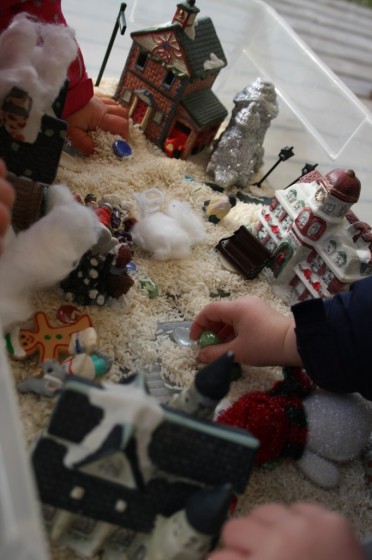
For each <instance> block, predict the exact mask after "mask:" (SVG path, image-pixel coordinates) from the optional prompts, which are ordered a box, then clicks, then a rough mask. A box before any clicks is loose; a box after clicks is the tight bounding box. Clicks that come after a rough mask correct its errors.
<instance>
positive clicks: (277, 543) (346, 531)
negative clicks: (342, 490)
mask: <svg viewBox="0 0 372 560" xmlns="http://www.w3.org/2000/svg"><path fill="white" fill-rule="evenodd" d="M300 558H301V560H314V558H316V560H335V559H336V558H337V560H364V559H365V556H364V554H363V551H362V547H361V546H360V544H359V542H358V540H357V538H356V536H355V535H354V534H353V531H352V529H351V526H350V525H349V524H348V522H347V521H346V519H345V518H343V517H342V516H340V515H338V514H336V513H333V512H331V511H329V510H327V509H325V508H324V507H322V506H319V505H315V504H305V503H298V504H294V505H292V506H290V507H287V506H284V505H279V504H267V505H263V506H259V507H257V508H255V509H254V510H253V511H252V513H251V514H250V515H249V516H248V517H245V518H242V519H235V520H232V521H229V522H227V523H226V525H225V527H224V529H223V531H222V549H221V550H219V551H216V552H214V553H212V554H211V555H210V556H209V559H208V560H299V559H300Z"/></svg>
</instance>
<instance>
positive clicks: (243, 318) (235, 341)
mask: <svg viewBox="0 0 372 560" xmlns="http://www.w3.org/2000/svg"><path fill="white" fill-rule="evenodd" d="M203 331H213V332H214V333H216V334H217V335H218V337H219V338H220V340H221V341H222V342H221V344H217V345H213V346H207V347H206V348H203V349H202V350H201V351H200V352H199V356H198V357H199V359H200V361H202V362H206V363H209V362H213V361H214V360H216V359H217V358H219V357H220V356H222V354H224V353H225V352H229V351H232V352H234V355H235V361H236V362H238V363H245V364H250V365H252V366H270V365H271V366H274V365H275V366H302V362H301V358H300V356H299V354H298V352H297V348H296V340H295V332H294V320H293V318H292V317H286V316H285V315H282V314H281V313H279V312H278V311H276V310H275V309H273V308H271V307H270V306H269V305H268V304H267V303H265V302H264V300H262V299H260V298H258V297H256V296H246V297H242V298H239V299H237V300H234V301H216V302H213V303H210V304H209V305H207V306H206V307H205V308H204V309H203V310H202V312H201V313H199V315H198V316H197V317H196V318H195V319H194V322H193V324H192V325H191V329H190V337H191V338H192V339H193V340H198V339H199V337H200V334H201V333H202V332H203Z"/></svg>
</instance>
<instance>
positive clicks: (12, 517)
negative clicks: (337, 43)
mask: <svg viewBox="0 0 372 560" xmlns="http://www.w3.org/2000/svg"><path fill="white" fill-rule="evenodd" d="M176 4H177V1H176V0H153V1H152V2H148V0H135V1H134V2H129V1H128V7H127V10H126V18H127V25H128V28H127V32H126V34H125V35H124V36H123V37H122V36H120V35H119V34H118V36H117V38H116V42H115V45H114V48H113V49H112V52H111V56H110V59H109V62H108V64H107V67H106V70H105V73H104V78H107V77H112V78H116V77H117V78H118V79H119V76H120V73H121V71H122V68H123V66H124V64H125V61H126V56H127V53H128V51H129V47H130V45H131V38H130V33H131V32H132V31H135V30H137V29H141V28H146V27H151V26H156V25H158V24H161V23H164V22H167V21H169V20H170V19H171V18H172V16H173V14H174V11H175V9H176ZM197 5H198V7H199V8H200V14H199V16H200V17H203V16H209V17H211V18H212V20H213V23H214V25H215V28H216V30H217V33H218V35H219V38H220V40H221V43H222V45H223V47H224V51H225V54H226V57H227V59H228V61H229V64H228V66H227V68H225V69H224V70H223V71H222V72H221V73H220V75H219V77H218V79H217V81H216V83H215V87H214V91H215V93H216V94H217V95H218V97H219V99H220V100H221V102H222V103H223V104H224V105H225V107H226V108H227V109H228V110H229V112H230V111H231V109H232V107H233V97H234V96H235V94H236V93H238V92H239V91H241V90H242V89H243V88H244V87H245V86H247V85H249V84H251V83H252V82H253V81H254V80H255V79H256V78H257V77H262V78H265V79H268V80H270V81H271V82H273V83H274V85H275V86H276V90H277V94H278V101H279V116H278V117H277V118H276V119H274V120H273V121H272V122H271V126H270V128H269V130H268V132H267V134H266V137H265V143H264V148H265V164H264V167H263V169H262V171H263V173H265V172H266V171H267V170H269V169H270V168H271V166H272V165H273V163H275V162H276V161H277V159H278V154H279V152H280V150H281V148H282V147H284V146H285V145H289V146H293V147H294V151H295V156H294V157H293V158H291V159H290V160H288V161H286V162H285V163H282V164H280V165H279V166H278V167H277V168H276V169H275V170H274V171H273V173H272V174H271V175H270V177H269V180H270V183H271V185H272V186H273V188H284V187H285V186H287V185H288V184H289V183H291V182H292V181H293V180H294V179H296V178H297V177H298V176H299V175H300V173H301V169H302V167H303V166H304V164H305V163H311V164H315V163H317V164H318V169H319V170H320V172H322V173H325V172H327V171H329V170H330V169H332V168H334V167H343V168H353V169H354V170H355V172H356V174H357V175H358V177H359V179H360V180H361V182H362V193H361V198H360V201H359V202H358V203H357V204H356V205H355V206H354V207H353V210H354V211H355V213H356V214H357V215H358V216H359V218H360V219H362V220H363V221H366V222H369V219H370V216H369V213H370V210H369V209H370V207H371V203H372V184H371V183H372V158H371V153H372V115H371V113H370V112H369V111H368V110H367V109H366V108H365V107H364V106H363V105H362V104H361V103H360V102H359V101H358V99H357V98H356V97H355V96H354V95H353V94H352V93H351V92H350V91H349V90H348V88H346V86H344V84H343V83H342V82H341V81H340V80H339V79H338V78H337V77H336V76H335V75H334V74H333V72H331V71H330V70H329V69H328V68H327V67H326V66H325V65H324V64H323V63H322V62H321V61H320V60H319V59H318V58H317V56H316V55H315V54H314V53H313V52H312V51H311V49H309V48H308V47H307V46H306V45H305V44H304V43H303V41H302V40H301V39H300V38H299V37H298V36H297V35H296V34H295V33H294V32H293V31H292V30H291V28H290V27H289V26H288V25H287V24H286V23H285V22H284V20H283V19H282V18H281V17H280V16H279V15H278V14H277V13H276V12H275V10H273V9H272V8H271V7H269V6H267V5H266V4H265V3H264V2H262V1H260V0H229V2H225V1H224V0H202V1H199V2H197ZM78 10H80V15H79V12H78ZM118 10H119V2H117V1H116V0H108V1H107V2H98V1H97V2H94V3H92V2H91V1H90V0H81V2H79V5H78V7H77V5H76V2H75V0H65V2H64V12H65V16H66V18H67V20H68V21H69V23H70V25H71V26H73V27H75V29H76V30H77V37H78V41H79V44H80V47H81V49H82V51H83V53H84V57H85V61H86V65H87V69H88V71H89V73H90V74H91V75H92V76H95V75H97V74H98V71H99V68H100V65H101V61H102V59H103V56H104V53H105V49H106V46H107V43H108V41H109V38H110V34H111V31H112V28H113V25H114V21H115V17H116V16H117V13H118ZM84 11H85V12H86V13H84ZM86 14H89V17H87V15H86ZM70 16H71V17H70ZM95 26H96V27H95ZM106 37H107V40H106V39H104V38H106ZM96 38H99V39H96ZM99 41H101V44H100V47H102V50H101V49H100V48H97V44H99ZM0 396H1V404H0V494H1V500H0V560H5V559H6V560H9V559H17V560H45V559H46V558H47V555H46V551H45V546H44V543H43V536H42V530H41V525H40V522H39V511H38V506H37V504H36V498H35V496H36V494H35V488H34V484H33V477H32V473H31V472H30V468H29V463H28V459H27V456H26V452H25V450H24V444H23V441H22V431H21V426H20V421H19V411H18V407H17V404H16V399H15V395H14V388H13V385H12V382H11V374H10V371H9V367H8V364H7V360H6V357H5V355H4V351H3V347H1V348H0Z"/></svg>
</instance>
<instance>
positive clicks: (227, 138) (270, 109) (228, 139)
mask: <svg viewBox="0 0 372 560" xmlns="http://www.w3.org/2000/svg"><path fill="white" fill-rule="evenodd" d="M233 101H234V105H235V107H234V109H233V110H232V114H231V118H230V122H229V124H228V126H227V128H226V130H225V131H224V132H223V133H222V134H221V136H220V138H219V140H218V141H217V143H216V146H215V148H214V151H213V153H212V156H211V159H210V161H209V163H208V166H207V172H208V173H209V174H210V175H212V176H213V177H214V181H215V182H216V183H217V184H218V185H220V186H221V187H223V188H224V189H226V188H228V187H230V186H232V185H235V186H237V187H246V186H248V185H250V184H251V182H252V178H253V177H254V175H255V174H256V173H257V171H258V170H259V169H260V167H261V166H262V165H263V155H264V148H263V142H264V138H265V134H266V131H267V129H268V128H269V126H270V123H271V120H272V119H273V118H275V117H276V116H277V115H278V104H277V100H276V92H275V87H274V85H273V84H272V83H271V82H267V81H265V80H262V79H261V78H257V79H256V80H255V81H254V82H253V84H252V85H250V86H247V87H245V88H244V89H243V90H242V91H241V92H239V93H238V94H237V95H236V96H235V97H234V100H233Z"/></svg>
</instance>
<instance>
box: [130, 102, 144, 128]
mask: <svg viewBox="0 0 372 560" xmlns="http://www.w3.org/2000/svg"><path fill="white" fill-rule="evenodd" d="M147 109H148V105H147V103H145V102H144V101H142V99H139V98H138V99H137V103H136V106H135V108H134V111H133V113H132V119H133V122H134V123H136V124H142V121H143V119H144V118H145V115H146V112H147Z"/></svg>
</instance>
